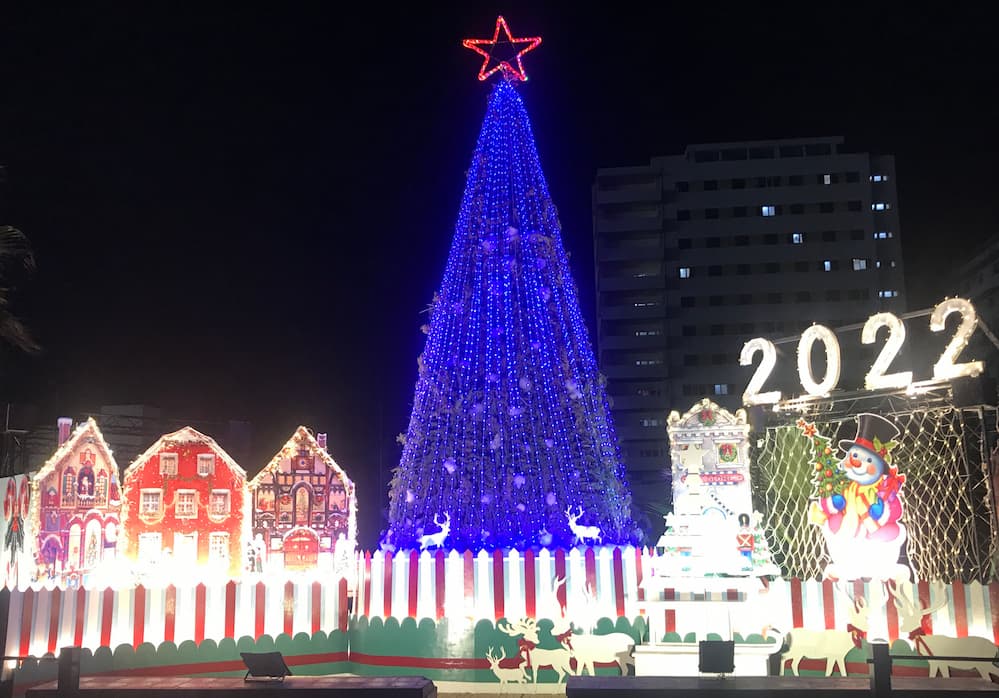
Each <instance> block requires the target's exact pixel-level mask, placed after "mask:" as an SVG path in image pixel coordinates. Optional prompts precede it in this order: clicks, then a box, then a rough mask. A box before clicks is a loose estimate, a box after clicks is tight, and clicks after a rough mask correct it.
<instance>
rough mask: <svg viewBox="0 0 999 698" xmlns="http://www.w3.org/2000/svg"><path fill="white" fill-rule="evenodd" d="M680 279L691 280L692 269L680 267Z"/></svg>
mask: <svg viewBox="0 0 999 698" xmlns="http://www.w3.org/2000/svg"><path fill="white" fill-rule="evenodd" d="M680 278H681V279H689V278H690V267H680Z"/></svg>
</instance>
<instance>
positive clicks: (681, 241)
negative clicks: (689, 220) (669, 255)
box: [676, 238, 693, 250]
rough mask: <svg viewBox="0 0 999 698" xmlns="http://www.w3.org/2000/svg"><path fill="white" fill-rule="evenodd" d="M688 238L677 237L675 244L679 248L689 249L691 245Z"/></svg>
mask: <svg viewBox="0 0 999 698" xmlns="http://www.w3.org/2000/svg"><path fill="white" fill-rule="evenodd" d="M692 243H693V241H692V240H691V239H690V238H677V241H676V246H677V248H679V249H681V250H689V249H690V248H691V247H692V246H693V244H692Z"/></svg>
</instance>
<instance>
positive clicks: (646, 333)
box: [635, 329, 663, 337]
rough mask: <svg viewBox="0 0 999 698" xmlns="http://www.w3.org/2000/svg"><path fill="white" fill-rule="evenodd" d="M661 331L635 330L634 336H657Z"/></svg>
mask: <svg viewBox="0 0 999 698" xmlns="http://www.w3.org/2000/svg"><path fill="white" fill-rule="evenodd" d="M662 333H663V331H662V330H655V329H653V330H635V336H636V337H658V336H659V335H661V334H662Z"/></svg>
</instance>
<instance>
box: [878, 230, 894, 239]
mask: <svg viewBox="0 0 999 698" xmlns="http://www.w3.org/2000/svg"><path fill="white" fill-rule="evenodd" d="M891 237H892V234H891V231H890V230H878V231H875V233H874V239H875V240H890V239H891Z"/></svg>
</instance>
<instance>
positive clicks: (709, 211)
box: [704, 208, 718, 219]
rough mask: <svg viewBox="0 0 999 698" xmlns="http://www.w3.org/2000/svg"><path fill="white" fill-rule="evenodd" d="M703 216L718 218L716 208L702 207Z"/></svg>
mask: <svg viewBox="0 0 999 698" xmlns="http://www.w3.org/2000/svg"><path fill="white" fill-rule="evenodd" d="M704 217H705V218H708V219H715V218H718V209H716V208H706V209H704Z"/></svg>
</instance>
